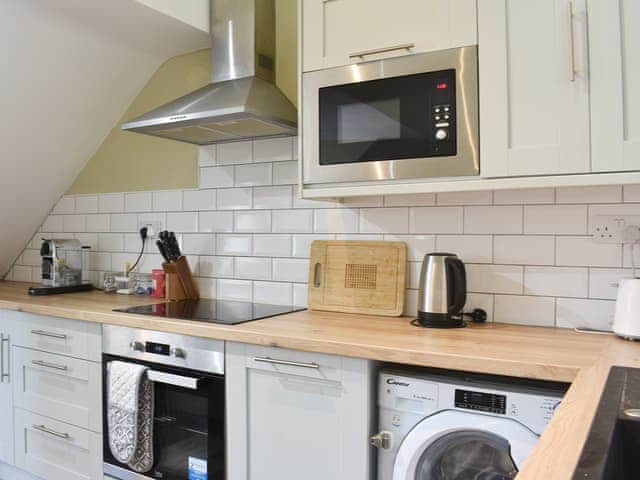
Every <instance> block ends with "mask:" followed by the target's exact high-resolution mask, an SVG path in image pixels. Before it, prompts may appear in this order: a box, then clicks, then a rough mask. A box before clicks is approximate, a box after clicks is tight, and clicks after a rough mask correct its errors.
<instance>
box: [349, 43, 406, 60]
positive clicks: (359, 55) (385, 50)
mask: <svg viewBox="0 0 640 480" xmlns="http://www.w3.org/2000/svg"><path fill="white" fill-rule="evenodd" d="M415 46H416V44H415V43H403V44H402V45H394V46H392V47H383V48H375V49H373V50H364V51H362V52H355V53H352V54H351V55H349V58H364V57H366V56H369V55H377V54H378V53H388V52H395V51H396V50H411V49H412V48H415Z"/></svg>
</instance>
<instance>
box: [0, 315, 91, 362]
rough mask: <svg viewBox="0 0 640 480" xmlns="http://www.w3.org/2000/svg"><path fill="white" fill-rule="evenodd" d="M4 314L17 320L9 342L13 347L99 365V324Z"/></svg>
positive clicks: (39, 316) (38, 316) (40, 316)
mask: <svg viewBox="0 0 640 480" xmlns="http://www.w3.org/2000/svg"><path fill="white" fill-rule="evenodd" d="M7 314H8V315H9V316H13V317H15V318H16V319H17V320H18V322H16V328H15V335H14V338H13V341H12V343H13V344H14V345H18V346H21V347H27V348H34V349H36V350H42V351H44V352H50V353H58V354H60V355H67V356H69V357H75V358H82V359H85V360H91V361H94V362H99V361H100V356H101V352H102V330H101V327H100V324H98V323H89V322H82V321H78V320H68V319H65V318H58V317H45V316H42V315H32V314H30V313H22V312H7Z"/></svg>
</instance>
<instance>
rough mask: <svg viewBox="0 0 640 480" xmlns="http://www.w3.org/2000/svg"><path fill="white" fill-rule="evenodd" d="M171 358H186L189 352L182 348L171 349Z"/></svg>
mask: <svg viewBox="0 0 640 480" xmlns="http://www.w3.org/2000/svg"><path fill="white" fill-rule="evenodd" d="M171 356H172V357H176V358H186V357H187V352H185V351H184V350H183V349H181V348H177V347H174V348H172V349H171Z"/></svg>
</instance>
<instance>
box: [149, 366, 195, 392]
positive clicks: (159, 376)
mask: <svg viewBox="0 0 640 480" xmlns="http://www.w3.org/2000/svg"><path fill="white" fill-rule="evenodd" d="M147 378H148V379H149V380H151V381H152V382H155V383H164V384H166V385H173V386H174V387H182V388H188V389H190V390H197V389H198V382H199V381H200V379H199V378H193V377H183V376H181V375H174V374H173V373H166V372H159V371H157V370H147Z"/></svg>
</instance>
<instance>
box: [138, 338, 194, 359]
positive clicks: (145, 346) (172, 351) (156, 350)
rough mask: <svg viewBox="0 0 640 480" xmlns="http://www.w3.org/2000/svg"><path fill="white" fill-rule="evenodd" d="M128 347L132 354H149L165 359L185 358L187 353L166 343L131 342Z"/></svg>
mask: <svg viewBox="0 0 640 480" xmlns="http://www.w3.org/2000/svg"><path fill="white" fill-rule="evenodd" d="M129 347H130V348H131V350H133V351H134V352H142V353H150V354H152V355H162V356H165V357H175V358H187V352H186V351H185V350H184V349H182V348H179V347H172V346H171V345H169V344H166V343H157V342H140V341H137V340H133V341H131V342H130V343H129Z"/></svg>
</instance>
